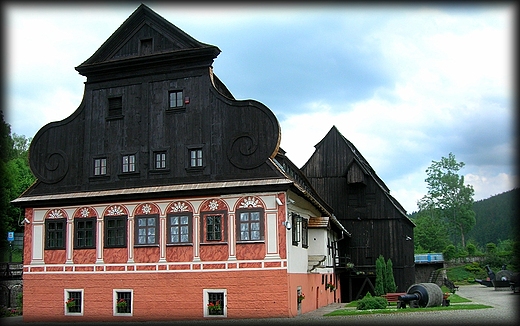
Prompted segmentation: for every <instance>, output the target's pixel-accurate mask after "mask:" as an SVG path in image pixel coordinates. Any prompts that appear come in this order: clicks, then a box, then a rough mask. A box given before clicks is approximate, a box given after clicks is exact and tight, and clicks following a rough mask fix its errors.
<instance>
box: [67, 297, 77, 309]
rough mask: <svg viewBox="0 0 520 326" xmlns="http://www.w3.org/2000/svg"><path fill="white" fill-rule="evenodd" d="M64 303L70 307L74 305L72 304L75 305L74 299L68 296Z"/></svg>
mask: <svg viewBox="0 0 520 326" xmlns="http://www.w3.org/2000/svg"><path fill="white" fill-rule="evenodd" d="M65 304H66V305H67V308H72V307H74V306H75V305H76V302H75V301H74V299H72V298H69V299H68V300H67V301H66V302H65Z"/></svg>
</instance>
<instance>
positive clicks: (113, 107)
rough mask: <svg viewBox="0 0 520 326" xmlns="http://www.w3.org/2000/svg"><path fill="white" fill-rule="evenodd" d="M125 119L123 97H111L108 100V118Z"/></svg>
mask: <svg viewBox="0 0 520 326" xmlns="http://www.w3.org/2000/svg"><path fill="white" fill-rule="evenodd" d="M122 117H123V97H121V96H118V97H111V98H109V99H108V118H122Z"/></svg>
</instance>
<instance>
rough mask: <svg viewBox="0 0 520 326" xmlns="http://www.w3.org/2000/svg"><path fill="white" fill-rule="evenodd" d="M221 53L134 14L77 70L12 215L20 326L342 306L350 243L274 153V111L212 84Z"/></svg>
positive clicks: (157, 19)
mask: <svg viewBox="0 0 520 326" xmlns="http://www.w3.org/2000/svg"><path fill="white" fill-rule="evenodd" d="M219 53H220V50H219V49H218V48H217V47H216V46H213V45H209V44H204V43H201V42H199V41H197V40H195V39H193V38H192V37H191V36H189V35H188V34H186V33H184V32H183V31H181V30H180V29H179V28H177V27H176V26H174V25H173V24H171V23H170V22H168V21H166V20H165V19H164V18H162V17H161V16H159V15H158V14H156V13H155V12H154V11H152V10H151V9H150V8H148V7H147V6H145V5H140V6H139V7H138V8H137V9H136V10H135V11H134V12H133V13H132V14H131V15H130V17H128V18H127V20H125V21H124V22H123V24H122V25H121V26H120V27H119V28H118V29H117V30H116V31H115V32H114V33H113V34H112V35H111V36H110V37H109V38H108V39H107V40H106V42H104V43H103V44H102V45H101V47H100V48H99V49H98V50H97V51H96V52H95V53H94V54H93V55H92V56H91V57H90V58H88V59H87V60H86V61H85V62H83V63H82V64H80V65H79V66H78V67H76V70H77V71H78V72H79V73H80V74H81V75H83V76H85V77H86V82H85V89H84V96H83V99H82V102H81V103H80V104H79V107H78V108H77V109H76V110H75V112H74V113H73V114H72V115H70V116H69V117H67V118H66V119H64V120H62V121H58V122H52V123H49V124H47V125H45V126H43V127H42V128H41V129H40V130H39V131H38V133H37V134H36V135H35V136H34V138H33V141H32V143H31V147H30V151H29V153H30V154H29V155H30V157H29V159H30V167H31V169H32V171H33V173H34V174H35V175H36V177H37V181H36V182H35V183H34V184H33V185H32V186H31V187H30V188H29V189H27V190H26V191H25V192H24V193H23V194H22V195H21V196H20V197H19V198H17V199H16V200H14V201H13V202H14V203H15V204H16V205H18V206H20V207H23V208H24V209H25V217H26V221H27V222H26V225H25V233H24V243H25V246H24V266H23V269H24V274H23V279H24V284H23V291H24V296H23V300H24V302H23V307H24V314H23V319H24V321H27V322H31V321H63V322H76V321H78V322H79V321H97V320H99V321H115V322H118V321H134V320H186V319H210V318H253V317H255V318H261V317H293V316H296V315H298V314H301V313H305V312H309V311H312V310H314V309H317V308H319V307H322V306H325V305H328V304H330V303H332V302H340V301H343V300H342V298H341V295H340V294H341V293H342V291H341V287H342V285H341V282H340V278H339V277H338V274H337V269H336V267H335V264H336V263H337V262H338V261H339V260H338V259H339V256H338V248H339V247H340V246H341V243H342V242H345V241H348V238H349V236H350V233H349V231H350V230H349V231H347V230H348V228H347V227H345V226H343V225H342V224H341V223H340V222H339V221H338V219H337V218H336V217H335V215H334V214H333V210H332V209H331V208H330V206H329V205H328V204H327V203H326V201H324V200H323V199H322V198H321V197H320V196H319V195H318V194H317V193H316V192H315V191H314V190H313V188H312V186H311V185H310V183H309V182H308V180H307V179H306V178H305V176H304V175H303V174H302V173H301V171H300V170H299V169H297V168H296V167H295V166H294V164H292V163H291V161H290V160H289V159H288V158H287V157H286V156H285V153H284V151H283V150H282V149H280V147H279V144H280V137H281V131H280V127H279V123H278V120H277V119H276V117H275V115H274V114H273V113H272V111H271V110H270V109H269V108H267V107H266V106H265V105H263V104H262V103H260V102H257V101H254V100H236V99H235V98H234V97H233V95H232V94H231V92H230V91H229V90H228V89H227V88H226V86H225V85H224V84H223V83H222V82H221V81H220V80H219V79H218V78H217V76H215V75H214V74H213V71H212V65H213V61H214V59H215V58H216V57H217V56H218V54H219ZM325 195H327V194H326V193H325ZM367 197H368V196H367ZM332 203H335V202H334V201H332ZM338 209H340V210H341V209H342V207H339V206H338ZM385 217H386V216H385ZM347 221H348V219H347ZM374 224H375V223H374ZM347 225H348V224H347ZM385 225H386V224H385ZM352 226H353V227H356V228H357V226H355V224H352ZM358 229H359V228H358ZM371 236H376V234H371ZM355 239H357V238H355ZM355 241H357V240H355ZM351 243H355V242H351ZM381 246H383V247H384V245H381ZM412 257H413V255H412Z"/></svg>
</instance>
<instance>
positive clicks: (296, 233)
mask: <svg viewBox="0 0 520 326" xmlns="http://www.w3.org/2000/svg"><path fill="white" fill-rule="evenodd" d="M291 216H292V244H293V245H294V246H297V245H298V243H299V242H300V236H301V231H300V227H301V220H302V217H301V216H300V215H298V214H295V213H292V215H291Z"/></svg>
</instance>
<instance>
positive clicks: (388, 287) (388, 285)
mask: <svg viewBox="0 0 520 326" xmlns="http://www.w3.org/2000/svg"><path fill="white" fill-rule="evenodd" d="M384 282H385V293H394V292H395V291H396V290H397V285H395V278H394V264H393V263H392V259H390V258H388V260H387V261H386V275H385V277H384Z"/></svg>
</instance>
